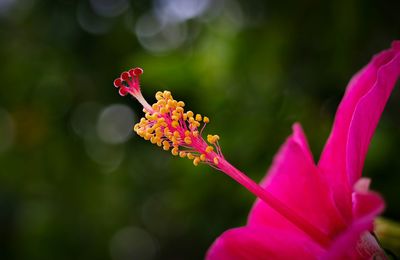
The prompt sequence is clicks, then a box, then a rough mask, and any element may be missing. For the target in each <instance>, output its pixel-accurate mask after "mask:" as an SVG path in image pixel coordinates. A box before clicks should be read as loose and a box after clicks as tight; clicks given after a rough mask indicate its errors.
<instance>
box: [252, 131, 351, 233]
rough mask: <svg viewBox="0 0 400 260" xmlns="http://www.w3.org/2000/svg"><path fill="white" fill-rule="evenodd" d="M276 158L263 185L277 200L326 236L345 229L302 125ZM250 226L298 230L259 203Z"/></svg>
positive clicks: (254, 208)
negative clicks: (313, 157) (312, 155)
mask: <svg viewBox="0 0 400 260" xmlns="http://www.w3.org/2000/svg"><path fill="white" fill-rule="evenodd" d="M293 131H294V132H293V134H292V136H290V137H289V138H288V139H287V141H286V142H285V144H284V145H283V146H282V147H281V149H280V151H279V152H278V154H277V155H276V156H275V159H274V163H273V166H272V167H271V169H270V170H269V172H268V174H267V176H266V178H265V179H264V180H263V181H262V183H261V185H262V186H263V187H265V188H266V189H267V190H268V192H270V193H272V195H274V196H275V197H276V198H278V199H279V200H281V201H282V202H283V203H285V204H286V206H288V207H289V208H291V209H292V210H293V211H295V212H296V213H297V214H299V215H300V216H301V217H303V218H304V219H307V220H308V221H309V222H310V223H312V224H314V225H315V226H316V227H317V228H318V229H320V230H321V231H323V232H325V233H326V234H327V235H331V234H335V233H337V232H338V231H340V230H341V229H344V228H345V223H344V222H343V220H342V219H341V216H340V213H339V212H338V211H337V209H336V208H335V203H334V202H333V200H332V198H331V196H330V193H329V188H328V184H327V182H326V180H325V179H324V176H323V175H321V174H319V172H318V169H317V168H316V166H315V164H314V162H313V159H312V157H311V153H310V150H309V148H308V145H307V140H306V138H305V136H304V134H303V131H302V129H301V127H300V125H298V124H295V125H294V126H293ZM248 222H249V225H253V226H259V225H263V226H270V227H275V228H280V229H281V230H283V229H285V230H294V229H296V228H295V227H294V226H293V225H292V224H291V223H290V222H288V220H286V219H285V218H283V217H282V216H281V215H279V214H278V213H277V212H275V211H274V210H273V209H272V208H270V207H269V206H268V205H267V204H265V203H264V202H263V201H261V200H259V199H257V201H256V203H255V205H254V206H253V209H252V210H251V212H250V215H249V220H248Z"/></svg>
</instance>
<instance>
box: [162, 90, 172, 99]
mask: <svg viewBox="0 0 400 260" xmlns="http://www.w3.org/2000/svg"><path fill="white" fill-rule="evenodd" d="M164 98H166V99H169V98H172V95H171V92H169V91H167V90H165V91H164Z"/></svg>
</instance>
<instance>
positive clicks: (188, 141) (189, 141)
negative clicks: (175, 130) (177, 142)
mask: <svg viewBox="0 0 400 260" xmlns="http://www.w3.org/2000/svg"><path fill="white" fill-rule="evenodd" d="M183 141H185V143H186V144H191V143H192V138H190V137H189V136H186V137H185V139H183Z"/></svg>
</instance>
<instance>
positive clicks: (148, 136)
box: [144, 133, 153, 141]
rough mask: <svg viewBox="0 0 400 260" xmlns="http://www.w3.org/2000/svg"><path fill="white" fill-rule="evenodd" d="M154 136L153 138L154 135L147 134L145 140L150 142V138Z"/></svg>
mask: <svg viewBox="0 0 400 260" xmlns="http://www.w3.org/2000/svg"><path fill="white" fill-rule="evenodd" d="M152 136H153V135H152V134H149V133H146V134H145V135H144V139H145V140H147V141H148V140H150V138H151V137H152Z"/></svg>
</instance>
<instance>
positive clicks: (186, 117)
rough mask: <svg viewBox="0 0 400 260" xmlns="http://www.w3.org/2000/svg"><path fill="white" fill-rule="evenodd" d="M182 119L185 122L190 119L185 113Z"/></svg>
mask: <svg viewBox="0 0 400 260" xmlns="http://www.w3.org/2000/svg"><path fill="white" fill-rule="evenodd" d="M182 118H183V120H184V121H186V120H187V119H188V115H187V113H184V114H183V116H182Z"/></svg>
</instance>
